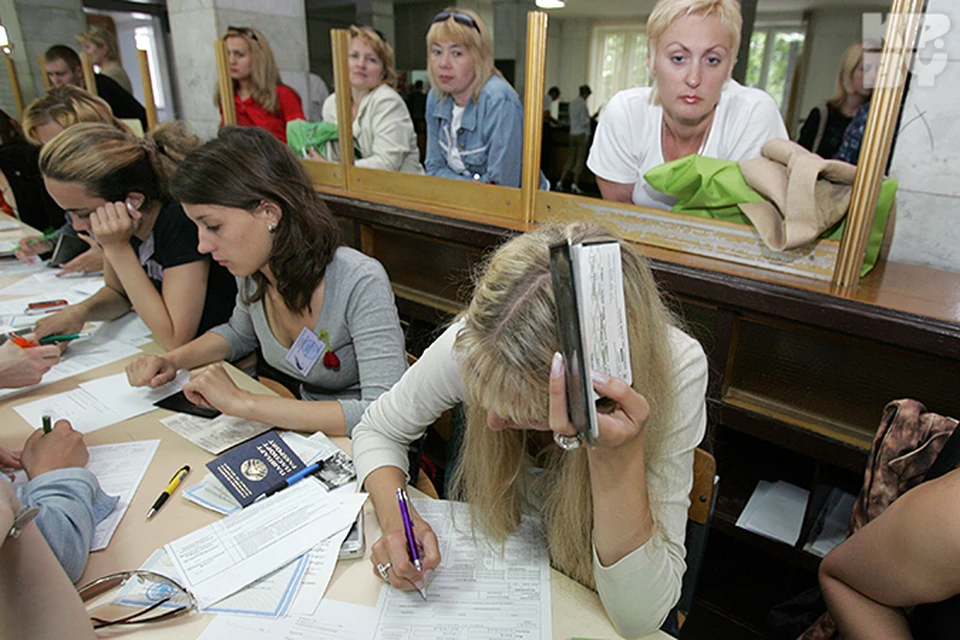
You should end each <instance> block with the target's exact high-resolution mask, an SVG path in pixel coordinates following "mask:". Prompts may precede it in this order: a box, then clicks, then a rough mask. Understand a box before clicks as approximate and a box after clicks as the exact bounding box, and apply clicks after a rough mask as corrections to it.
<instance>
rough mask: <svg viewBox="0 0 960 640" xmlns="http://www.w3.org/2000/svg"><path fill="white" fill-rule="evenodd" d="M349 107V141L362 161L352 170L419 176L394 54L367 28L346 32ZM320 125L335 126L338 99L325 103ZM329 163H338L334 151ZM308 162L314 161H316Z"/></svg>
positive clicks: (336, 150) (417, 155) (332, 97)
mask: <svg viewBox="0 0 960 640" xmlns="http://www.w3.org/2000/svg"><path fill="white" fill-rule="evenodd" d="M347 64H348V68H349V70H350V105H351V114H350V115H351V118H352V122H353V138H354V140H355V141H356V144H357V149H358V150H359V151H360V159H359V160H357V161H355V162H354V165H355V166H358V167H365V168H367V169H384V170H386V171H405V172H407V173H423V167H422V166H421V165H420V150H419V148H418V147H417V134H416V132H415V131H414V130H413V120H412V119H411V118H410V111H409V110H407V104H406V103H405V102H404V101H403V98H402V97H400V94H399V93H397V90H396V86H397V71H396V69H394V67H393V48H392V47H391V46H390V43H388V42H387V41H386V40H385V39H384V38H383V34H382V33H380V32H379V31H377V30H375V29H372V28H370V27H358V26H355V25H351V26H350V52H349V55H348V62H347ZM323 120H324V122H332V123H334V124H336V122H337V94H335V93H333V94H331V95H330V96H329V97H328V98H327V99H326V101H325V102H324V103H323ZM333 148H334V153H333V154H332V156H331V158H330V160H333V161H337V160H339V147H338V145H337V144H336V143H334V145H333ZM311 157H312V158H314V159H316V157H315V156H314V155H311Z"/></svg>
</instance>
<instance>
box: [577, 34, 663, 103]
mask: <svg viewBox="0 0 960 640" xmlns="http://www.w3.org/2000/svg"><path fill="white" fill-rule="evenodd" d="M592 60H593V64H592V67H591V69H590V87H591V88H592V89H593V96H591V98H592V100H593V104H595V105H605V104H607V103H608V102H610V98H612V97H613V96H614V94H615V93H617V92H618V91H622V90H623V89H629V88H630V87H643V86H646V85H647V84H649V77H648V74H647V32H646V29H645V28H644V27H643V25H617V26H597V27H594V29H593V56H592Z"/></svg>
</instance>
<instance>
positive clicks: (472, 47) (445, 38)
mask: <svg viewBox="0 0 960 640" xmlns="http://www.w3.org/2000/svg"><path fill="white" fill-rule="evenodd" d="M440 13H447V14H449V17H448V18H447V19H446V20H443V21H442V22H434V23H432V24H431V25H430V29H429V30H428V31H427V74H428V75H429V76H430V84H431V85H433V89H432V90H433V91H436V92H437V96H438V98H439V99H440V101H441V102H443V101H444V100H446V99H447V98H448V97H449V96H450V94H449V93H447V92H446V91H441V90H440V89H439V87H440V83H439V82H437V76H436V71H434V69H433V63H432V62H431V57H430V47H431V46H433V45H434V44H435V43H437V42H455V43H457V44H459V45H460V46H462V47H464V48H465V49H466V50H467V51H469V52H470V55H472V56H473V62H474V68H473V70H474V74H475V75H476V79H475V80H474V84H473V100H474V101H477V100H479V99H480V91H482V90H483V85H485V84H486V83H487V80H489V79H490V76H493V75H497V76H500V77H501V78H503V74H502V73H500V72H499V71H498V70H497V68H496V67H495V66H493V40H491V39H490V30H489V29H488V28H487V24H486V23H485V22H484V21H483V20H481V19H480V16H479V15H478V14H477V12H476V11H472V10H470V9H463V8H459V7H447V8H446V9H444V10H443V11H441V12H440ZM457 14H462V15H463V16H467V17H469V18H470V19H471V20H473V23H474V24H475V25H477V26H476V28H474V27H473V26H472V25H467V24H462V23H461V22H457ZM437 15H440V14H437Z"/></svg>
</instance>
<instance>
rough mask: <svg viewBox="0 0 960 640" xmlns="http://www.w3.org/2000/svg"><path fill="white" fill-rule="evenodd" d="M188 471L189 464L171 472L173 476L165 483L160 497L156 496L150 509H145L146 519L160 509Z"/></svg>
mask: <svg viewBox="0 0 960 640" xmlns="http://www.w3.org/2000/svg"><path fill="white" fill-rule="evenodd" d="M188 473H190V465H188V464H185V465H183V466H182V467H181V468H180V470H179V471H177V472H176V473H175V474H173V477H172V478H171V479H170V483H169V484H168V485H167V488H166V489H164V490H163V493H161V494H160V497H159V498H157V500H156V502H154V503H153V506H152V507H150V510H149V511H147V520H149V519H150V518H152V517H153V514H155V513H156V512H157V511H159V510H160V507H162V506H163V503H164V502H166V501H167V498H169V497H170V496H171V495H173V492H174V491H176V490H177V487H179V486H180V482H182V481H183V479H184V478H186V477H187V474H188Z"/></svg>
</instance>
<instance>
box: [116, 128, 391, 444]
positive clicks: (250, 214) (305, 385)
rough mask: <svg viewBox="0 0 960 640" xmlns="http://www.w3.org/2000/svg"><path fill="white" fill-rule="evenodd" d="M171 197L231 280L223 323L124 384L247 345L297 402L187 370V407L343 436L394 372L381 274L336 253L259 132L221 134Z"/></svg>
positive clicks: (313, 208)
mask: <svg viewBox="0 0 960 640" xmlns="http://www.w3.org/2000/svg"><path fill="white" fill-rule="evenodd" d="M172 192H173V193H174V195H175V196H176V197H177V198H178V199H179V200H180V202H182V203H183V205H184V209H185V210H186V212H187V215H188V216H189V217H190V219H191V220H193V221H194V222H195V223H196V225H197V228H198V230H199V237H200V244H199V249H200V251H202V252H203V253H209V254H210V255H211V256H212V257H213V259H214V260H215V261H216V262H217V263H219V264H222V265H223V266H225V267H226V268H227V269H229V270H230V273H232V274H233V275H234V276H236V277H237V279H238V281H239V286H238V289H239V292H238V296H237V305H236V308H235V310H234V312H233V316H232V317H231V318H230V321H229V322H228V323H227V324H224V325H221V326H219V327H216V328H215V329H213V330H212V331H208V332H207V333H206V334H204V335H202V336H200V337H199V338H197V339H196V340H194V341H192V342H189V343H187V344H185V345H183V346H182V347H180V348H178V349H174V350H172V351H170V352H169V353H167V354H165V355H163V356H141V357H140V358H139V359H138V360H136V361H134V362H133V363H132V364H130V365H129V366H128V367H127V377H128V378H129V380H130V383H131V384H133V385H135V386H143V385H149V386H152V387H155V386H158V385H160V384H163V383H164V382H167V381H169V380H171V379H173V377H174V376H175V375H176V372H177V370H178V369H195V368H196V367H200V366H202V365H206V364H210V363H217V362H218V361H220V360H227V359H235V358H238V357H240V356H243V355H245V354H247V353H249V352H251V351H253V350H254V349H255V348H256V347H258V346H259V347H260V349H261V351H262V353H263V357H264V359H265V360H266V361H267V363H268V364H270V365H271V366H272V367H274V368H275V369H277V370H279V371H280V372H282V373H284V374H286V375H288V376H290V377H292V378H294V379H296V380H297V381H298V382H299V383H300V389H299V391H300V396H301V397H302V398H303V400H293V399H287V398H279V397H276V396H267V395H256V394H251V393H248V392H246V391H243V390H241V389H240V388H239V387H237V386H236V385H235V384H234V383H233V381H232V380H231V379H230V377H229V376H228V375H227V372H226V370H225V369H224V368H223V366H222V365H220V364H213V365H211V366H209V367H205V368H203V369H200V370H199V371H193V372H192V373H191V375H190V382H189V384H187V386H186V387H185V388H184V392H185V393H186V394H187V397H189V398H190V399H191V400H192V401H194V402H198V403H200V404H204V405H208V406H213V407H216V408H217V409H219V410H220V411H222V412H224V413H226V414H228V415H232V416H239V417H241V418H248V419H251V420H258V421H260V422H266V423H269V424H275V425H279V426H282V427H284V428H287V429H296V430H299V431H323V432H324V433H326V434H328V435H344V434H346V435H350V434H351V432H352V431H353V428H354V426H355V425H356V424H357V422H358V421H359V420H360V415H361V414H362V413H363V411H364V409H366V407H367V406H368V405H369V404H370V403H371V402H372V401H373V400H374V399H375V398H376V397H377V396H379V395H380V394H381V393H383V392H384V391H386V390H387V389H389V388H390V387H391V386H392V385H393V383H394V382H396V381H397V379H399V377H400V375H401V374H402V373H403V371H404V369H405V368H406V352H405V351H404V345H403V334H402V333H401V331H400V321H399V319H398V318H397V309H396V306H395V305H394V301H393V292H392V290H391V288H390V282H389V280H388V279H387V274H386V272H385V271H384V270H383V267H382V266H381V265H380V263H379V262H377V261H376V260H374V259H373V258H368V257H367V256H364V255H363V254H362V253H360V252H358V251H354V250H353V249H349V248H347V247H341V246H339V245H340V237H339V233H338V228H337V224H336V222H334V220H333V217H332V216H331V215H330V212H329V210H328V209H327V207H326V205H324V204H323V201H322V200H320V198H319V197H318V196H317V193H316V191H314V189H313V185H312V184H311V183H310V180H309V178H307V175H306V173H304V170H303V167H302V166H301V165H300V163H299V162H298V161H297V159H296V158H295V157H294V156H293V154H292V153H291V152H290V150H289V149H287V147H285V146H284V145H282V144H281V143H280V142H278V141H277V140H276V139H275V138H273V137H271V136H270V134H268V133H267V132H265V131H262V130H260V129H255V128H240V127H224V128H223V129H221V131H220V134H219V135H218V137H217V138H216V139H214V140H211V141H210V142H208V143H207V144H205V145H204V146H203V147H201V148H200V149H198V150H197V151H195V152H194V153H192V154H190V156H188V157H187V158H186V160H184V162H183V164H182V165H181V166H180V169H179V170H178V171H177V173H176V175H175V176H174V178H173V183H172ZM308 401H309V402H308Z"/></svg>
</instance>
